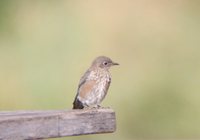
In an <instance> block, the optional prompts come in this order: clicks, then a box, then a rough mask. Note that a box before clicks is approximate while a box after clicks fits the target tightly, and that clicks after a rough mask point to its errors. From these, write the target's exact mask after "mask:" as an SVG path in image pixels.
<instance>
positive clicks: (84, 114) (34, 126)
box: [0, 109, 116, 140]
mask: <svg viewBox="0 0 200 140" xmlns="http://www.w3.org/2000/svg"><path fill="white" fill-rule="evenodd" d="M115 129H116V120H115V112H114V111H113V110H112V109H86V110H60V111H59V110H55V111H53V110H52V111H1V112H0V140H2V139H3V140H4V139H5V140H22V139H40V138H54V137H64V136H74V135H84V134H96V133H110V132H114V131H115Z"/></svg>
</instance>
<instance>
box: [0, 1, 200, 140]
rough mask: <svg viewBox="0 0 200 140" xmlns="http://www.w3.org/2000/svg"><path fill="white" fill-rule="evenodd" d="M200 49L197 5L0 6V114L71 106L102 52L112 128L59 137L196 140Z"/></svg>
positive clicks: (199, 113)
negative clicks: (107, 65)
mask: <svg viewBox="0 0 200 140" xmlns="http://www.w3.org/2000/svg"><path fill="white" fill-rule="evenodd" d="M199 45H200V1H198V0H173V1H172V0H151V1H149V0H117V1H114V0H108V1H106V0H85V1H83V0H40V1H39V0H15V1H12V0H1V1H0V110H24V109H27V110H49V109H70V108H71V107H72V102H73V99H74V96H75V94H76V90H77V85H78V82H79V79H80V77H81V75H82V74H83V73H84V72H85V70H86V69H87V68H88V67H89V66H90V64H91V62H92V60H93V59H94V58H95V57H97V56H99V55H105V56H109V57H110V58H112V59H113V60H114V61H116V62H118V63H120V66H118V67H113V68H112V69H111V73H112V77H113V78H112V84H111V87H110V89H109V94H108V96H107V97H106V99H105V100H104V101H103V103H102V105H103V106H110V107H112V108H113V109H114V110H115V111H116V115H117V131H116V132H115V133H112V134H101V135H88V136H77V137H67V138H60V139H72V140H79V139H85V140H86V139H87V140H88V139H95V140H102V139H116V140H130V139H155V138H156V139H167V138H168V139H193V138H194V139H198V138H200V127H199V126H200V46H199Z"/></svg>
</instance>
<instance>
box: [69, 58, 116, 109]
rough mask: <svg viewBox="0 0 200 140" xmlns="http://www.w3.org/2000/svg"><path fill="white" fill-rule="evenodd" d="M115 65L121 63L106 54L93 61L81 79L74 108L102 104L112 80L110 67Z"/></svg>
mask: <svg viewBox="0 0 200 140" xmlns="http://www.w3.org/2000/svg"><path fill="white" fill-rule="evenodd" d="M114 65H119V64H118V63H114V62H113V61H112V60H111V59H110V58H108V57H105V56H99V57H97V58H96V59H95V60H94V61H93V62H92V65H91V66H90V68H89V69H88V70H87V71H86V72H85V74H84V75H83V76H82V77H81V79H80V82H79V86H78V91H77V94H76V97H75V100H74V102H73V109H83V108H86V107H99V106H100V103H101V102H102V100H103V99H104V98H105V96H106V94H107V91H108V88H109V86H110V82H111V75H110V72H109V68H110V67H111V66H114Z"/></svg>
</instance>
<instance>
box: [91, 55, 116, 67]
mask: <svg viewBox="0 0 200 140" xmlns="http://www.w3.org/2000/svg"><path fill="white" fill-rule="evenodd" d="M115 65H119V64H118V63H115V62H113V61H112V60H111V59H110V58H108V57H106V56H99V57H97V58H96V59H95V60H94V61H93V62H92V67H97V68H101V69H105V70H108V69H109V68H110V67H111V66H115Z"/></svg>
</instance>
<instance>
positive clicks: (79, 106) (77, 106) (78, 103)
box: [73, 98, 84, 109]
mask: <svg viewBox="0 0 200 140" xmlns="http://www.w3.org/2000/svg"><path fill="white" fill-rule="evenodd" d="M83 108H84V106H83V104H82V103H81V101H79V99H77V98H76V99H75V100H74V102H73V109H83Z"/></svg>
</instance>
